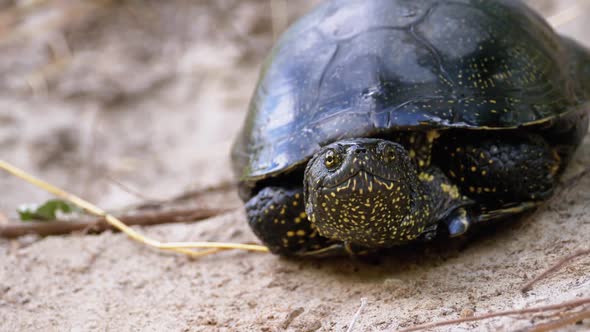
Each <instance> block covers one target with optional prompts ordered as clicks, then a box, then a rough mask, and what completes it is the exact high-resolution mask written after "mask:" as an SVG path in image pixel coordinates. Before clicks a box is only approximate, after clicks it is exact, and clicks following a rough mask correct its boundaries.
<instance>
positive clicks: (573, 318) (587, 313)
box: [525, 308, 590, 332]
mask: <svg viewBox="0 0 590 332" xmlns="http://www.w3.org/2000/svg"><path fill="white" fill-rule="evenodd" d="M589 318H590V308H585V309H584V310H582V311H579V312H575V313H572V314H569V315H566V316H565V317H563V318H560V319H556V320H553V321H550V322H548V323H545V324H539V325H537V326H533V327H531V328H530V329H527V330H525V331H526V332H549V331H557V330H558V329H560V328H563V327H566V326H568V325H572V324H576V323H577V322H581V321H583V320H584V319H589Z"/></svg>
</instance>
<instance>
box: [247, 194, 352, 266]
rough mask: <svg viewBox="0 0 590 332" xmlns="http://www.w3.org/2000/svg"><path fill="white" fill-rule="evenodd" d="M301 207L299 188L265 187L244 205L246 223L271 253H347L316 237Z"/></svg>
mask: <svg viewBox="0 0 590 332" xmlns="http://www.w3.org/2000/svg"><path fill="white" fill-rule="evenodd" d="M303 204H304V202H303V188H301V187H298V188H282V187H266V188H264V189H262V190H261V191H260V192H259V193H258V194H257V195H256V196H254V197H252V198H251V199H250V200H249V201H248V202H247V203H246V213H247V215H248V223H249V225H250V228H252V231H253V232H254V234H256V236H257V237H258V238H259V239H260V240H261V241H262V243H263V244H264V245H265V246H267V247H268V248H269V250H270V251H271V252H272V253H274V254H279V255H284V256H334V255H338V254H346V251H345V250H343V249H342V248H341V246H338V245H337V244H336V242H335V241H333V240H330V239H327V238H325V237H322V236H320V235H319V234H318V232H317V230H315V229H314V228H313V227H312V225H311V223H310V222H309V220H308V219H307V215H306V214H305V206H304V205H303Z"/></svg>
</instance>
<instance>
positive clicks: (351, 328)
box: [346, 297, 367, 332]
mask: <svg viewBox="0 0 590 332" xmlns="http://www.w3.org/2000/svg"><path fill="white" fill-rule="evenodd" d="M366 305H367V299H366V298H364V297H363V298H362V299H361V306H360V307H359V309H358V310H357V311H356V313H355V314H354V317H352V320H351V321H350V324H348V329H346V332H352V331H353V330H354V324H356V321H357V320H358V319H359V317H360V316H361V313H362V312H363V309H365V306H366Z"/></svg>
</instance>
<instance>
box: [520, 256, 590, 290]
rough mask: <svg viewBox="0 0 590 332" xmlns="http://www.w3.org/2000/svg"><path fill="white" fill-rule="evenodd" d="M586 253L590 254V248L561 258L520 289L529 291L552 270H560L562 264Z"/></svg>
mask: <svg viewBox="0 0 590 332" xmlns="http://www.w3.org/2000/svg"><path fill="white" fill-rule="evenodd" d="M584 255H590V249H584V250H578V251H576V252H575V253H573V254H571V255H569V256H566V257H564V258H562V259H560V260H559V261H558V262H557V263H556V264H555V265H553V266H551V267H550V268H548V269H547V270H545V271H544V272H543V273H541V274H540V275H538V276H537V277H535V278H534V279H533V280H531V281H529V282H527V283H526V284H525V285H524V286H522V288H521V289H520V291H521V292H523V293H526V292H528V291H529V290H531V288H532V287H533V285H534V284H535V283H536V282H538V281H539V280H541V279H543V278H545V277H547V275H549V274H550V273H551V272H554V271H557V270H559V269H560V268H561V267H562V266H564V265H565V264H567V263H569V262H571V261H572V260H573V259H575V258H577V257H580V256H584Z"/></svg>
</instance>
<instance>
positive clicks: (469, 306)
mask: <svg viewBox="0 0 590 332" xmlns="http://www.w3.org/2000/svg"><path fill="white" fill-rule="evenodd" d="M573 4H574V1H535V2H534V5H535V6H536V7H537V8H538V9H539V10H541V11H542V12H543V13H544V14H545V15H551V14H554V13H556V12H561V11H562V10H564V9H567V8H571V7H570V6H571V5H573ZM273 5H274V6H275V8H278V9H280V8H282V7H283V6H282V5H281V2H279V1H275V2H273ZM311 5H312V2H311V1H296V2H289V4H288V6H287V9H288V13H289V17H288V18H287V17H286V19H288V20H289V21H292V20H293V19H294V17H296V16H298V15H300V14H301V13H302V12H304V11H305V10H306V8H309V6H311ZM14 6H17V7H18V8H17V9H15V7H14ZM270 9H271V5H270V2H269V1H256V0H248V1H244V0H224V1H181V0H177V1H166V2H160V1H119V2H109V1H102V2H100V1H96V2H84V4H83V5H81V4H79V3H78V2H76V1H56V2H52V3H51V4H49V5H48V4H44V3H43V1H37V2H20V1H18V2H16V1H15V2H13V1H0V155H1V157H2V159H5V160H7V161H10V162H12V163H14V164H16V165H18V166H20V167H22V168H24V169H26V170H28V171H30V172H32V173H34V174H37V175H39V176H41V177H43V178H45V179H47V180H49V181H51V182H53V183H55V184H57V185H60V186H62V187H64V188H67V189H68V190H71V191H72V192H75V193H77V194H80V195H82V196H83V197H85V198H88V199H89V200H91V201H93V202H95V203H98V204H99V205H101V206H102V207H104V208H110V209H114V208H121V207H124V206H128V205H130V204H134V203H137V202H140V201H142V200H143V199H144V198H142V197H138V196H137V195H133V194H131V193H129V192H128V191H126V190H124V189H122V188H121V187H120V186H118V185H116V184H115V183H114V182H113V181H112V180H110V179H113V178H114V179H116V180H117V181H118V182H122V183H124V184H125V185H127V186H129V187H132V188H135V189H136V190H138V191H141V193H142V194H143V196H145V197H149V198H156V199H165V198H168V197H171V196H173V195H175V194H178V193H181V192H183V191H185V190H189V189H199V188H205V187H208V186H212V185H216V184H220V183H226V182H228V181H231V173H230V170H229V163H228V150H229V146H230V144H231V140H232V138H233V136H234V135H235V133H236V131H237V130H238V128H239V126H240V124H241V121H242V119H243V117H244V111H245V109H246V105H247V103H248V100H249V96H250V93H251V91H252V89H253V86H254V84H255V81H256V77H257V72H258V68H259V65H260V63H261V61H262V59H263V57H264V55H265V54H266V52H267V51H268V49H269V48H270V46H271V45H272V39H273V33H272V29H271V28H270V27H271V26H272V22H275V25H276V26H279V27H280V26H281V25H282V23H281V22H283V21H284V20H282V19H281V17H275V19H274V21H273V20H272V19H271V15H270ZM570 13H574V14H576V15H579V17H578V18H577V19H574V20H573V21H572V22H569V23H566V24H564V25H561V26H560V27H559V30H560V31H561V32H563V33H565V34H568V35H570V36H573V37H575V38H577V39H579V40H580V41H582V42H584V43H585V44H586V45H590V36H589V35H588V33H587V32H585V31H587V29H588V27H589V25H588V23H587V21H588V19H589V18H590V11H588V10H587V9H586V10H582V9H577V10H574V11H570ZM566 14H567V12H566ZM563 17H567V15H566V16H562V17H561V18H563ZM558 18H559V17H558ZM589 164H590V137H589V138H588V139H587V140H586V142H585V144H584V146H583V147H582V148H581V149H580V152H579V153H578V154H577V157H576V158H575V160H574V162H573V163H572V166H571V167H570V169H569V171H568V174H567V175H566V177H570V176H573V175H575V174H577V173H579V172H580V171H581V170H583V169H584V167H586V166H587V165H589ZM0 187H1V188H2V192H1V193H0V222H7V221H6V220H5V219H6V218H5V217H9V218H12V219H13V218H14V214H15V213H14V211H15V208H16V207H17V206H18V205H19V204H22V203H32V202H41V201H43V200H45V199H47V198H49V196H48V195H47V194H45V193H43V192H41V191H39V190H37V189H35V188H33V187H31V186H30V185H28V184H25V183H23V182H21V181H19V180H16V179H14V178H12V177H10V176H8V175H6V174H4V173H0ZM589 188H590V178H589V177H586V178H583V179H582V180H580V181H578V183H576V185H575V186H574V187H571V188H562V190H561V191H560V194H559V195H557V196H556V197H555V198H554V199H553V200H552V201H551V202H550V204H548V205H547V206H546V207H544V208H542V209H540V210H539V211H538V212H536V213H535V214H533V215H531V216H528V217H527V218H525V219H524V220H521V221H518V222H514V223H512V224H509V225H506V226H505V227H501V228H498V229H497V230H490V231H489V232H488V234H485V235H482V236H478V237H477V238H475V239H473V240H471V241H467V242H465V243H460V244H455V243H453V244H449V245H440V244H439V245H436V246H431V247H427V248H416V249H411V250H400V251H399V252H398V253H396V254H394V255H392V256H391V257H385V258H384V259H383V260H382V262H381V263H380V264H377V265H369V264H363V263H359V262H351V261H350V260H347V259H340V260H331V261H297V260H285V259H281V258H278V257H275V256H272V255H269V254H252V253H245V252H224V253H221V254H217V255H213V256H208V257H206V258H203V259H199V260H190V259H187V258H186V257H182V256H178V255H173V254H166V253H160V252H156V251H154V250H150V249H148V248H146V247H144V246H141V245H138V244H136V243H133V242H131V241H129V240H128V239H126V238H125V236H123V235H121V234H116V233H111V232H107V233H103V234H100V235H82V234H74V235H69V236H51V237H46V238H37V237H34V236H27V237H23V238H20V239H17V240H0V257H3V258H2V259H1V260H0V330H2V331H36V330H40V329H42V330H45V331H54V330H55V331H246V330H248V331H250V330H251V331H282V330H291V331H345V330H346V329H347V328H348V326H349V324H350V321H351V319H352V316H353V315H354V313H355V312H356V311H357V309H358V307H359V305H360V303H361V299H363V298H364V299H366V306H365V308H364V310H363V312H362V313H361V315H360V317H359V319H358V321H357V323H356V325H355V331H373V330H395V329H399V328H402V327H409V326H412V325H414V324H418V323H424V322H431V321H438V320H443V319H449V318H457V317H464V316H469V315H471V314H473V313H475V314H480V313H485V312H488V311H492V310H506V309H511V308H522V307H526V306H532V305H541V304H549V303H557V302H561V301H565V300H569V299H574V298H577V297H582V296H585V297H588V296H590V259H588V258H586V259H579V260H578V261H576V263H575V264H572V265H570V266H568V267H567V268H565V269H563V270H561V271H560V272H558V273H556V274H555V275H552V276H551V277H549V278H548V279H546V280H544V281H542V282H541V283H539V284H538V285H537V286H536V287H535V288H534V289H533V291H531V292H529V293H528V294H527V295H523V294H521V293H520V292H519V291H518V288H519V286H521V285H522V284H523V283H524V282H525V281H526V280H528V279H529V278H531V277H532V276H534V275H536V274H537V273H539V272H540V271H542V270H543V269H544V268H546V267H547V266H549V265H550V264H551V263H552V262H554V261H556V260H557V259H558V258H560V257H562V256H564V255H567V254H569V253H572V252H573V251H575V250H577V249H580V248H587V247H588V245H589V242H590V220H589V219H588V215H587V211H588V205H589V204H588V202H590V191H589V190H588V189H589ZM204 200H205V201H204V202H201V203H202V204H211V205H215V204H225V205H227V206H237V205H239V202H238V199H237V196H236V194H235V192H234V191H233V190H230V191H228V192H227V193H225V194H223V195H222V197H221V198H220V197H211V198H204ZM140 230H141V231H143V232H145V233H147V234H149V235H151V236H153V237H156V238H158V239H162V240H171V241H191V240H216V241H233V242H247V241H255V240H256V239H255V238H254V236H253V235H252V234H251V232H250V231H249V229H248V228H247V226H246V222H245V217H244V215H243V212H242V211H241V210H240V209H238V210H236V212H232V213H229V214H226V215H222V216H219V217H215V218H211V219H209V220H207V221H203V222H200V223H193V224H172V225H162V226H156V227H149V228H142V229H140ZM542 318H543V317H541V316H539V315H537V316H533V315H530V316H525V317H524V318H516V317H508V318H499V319H493V320H488V321H484V322H475V323H468V324H463V325H460V326H455V327H452V328H447V329H441V330H442V331H446V330H449V331H450V330H453V331H458V330H459V331H460V330H474V329H475V330H483V331H486V330H489V331H496V330H514V329H518V328H524V327H527V326H530V325H531V323H534V322H538V321H540V320H541V319H542ZM589 329H590V322H587V323H586V324H585V325H577V326H576V327H573V328H572V330H580V331H582V330H589Z"/></svg>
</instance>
